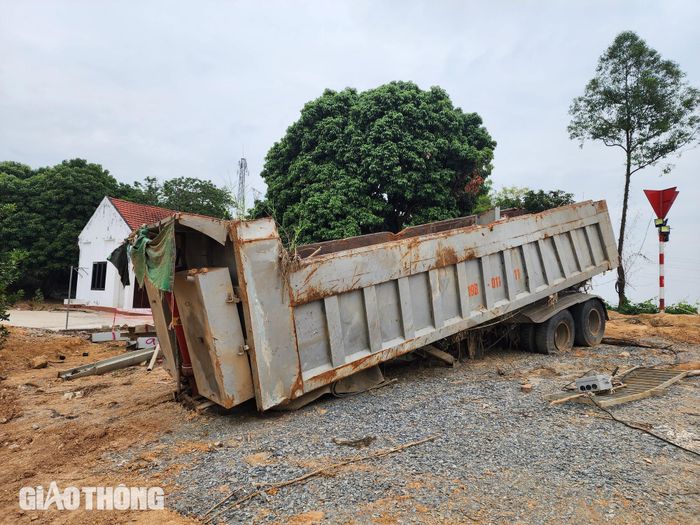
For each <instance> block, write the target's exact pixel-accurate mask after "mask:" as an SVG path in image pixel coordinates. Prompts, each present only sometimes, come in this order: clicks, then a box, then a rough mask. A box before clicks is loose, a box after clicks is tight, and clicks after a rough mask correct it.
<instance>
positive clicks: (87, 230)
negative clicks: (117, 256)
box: [74, 197, 134, 310]
mask: <svg viewBox="0 0 700 525" xmlns="http://www.w3.org/2000/svg"><path fill="white" fill-rule="evenodd" d="M129 233H131V230H130V229H129V226H128V225H127V224H126V222H125V221H124V219H123V218H122V216H121V215H119V212H118V211H117V210H116V208H115V207H114V206H113V205H112V203H111V202H110V201H109V199H107V198H106V197H105V198H104V199H102V202H100V204H99V206H98V207H97V209H96V210H95V213H94V214H93V215H92V217H91V218H90V220H89V221H88V223H87V224H86V225H85V227H84V228H83V231H82V232H81V233H80V235H79V236H78V246H79V247H80V263H79V265H80V271H79V273H78V283H77V288H76V297H75V301H74V302H75V303H76V304H85V305H91V306H106V307H111V308H119V309H125V310H132V309H133V308H132V304H133V297H134V273H133V270H132V269H131V265H129V282H130V283H131V284H130V285H129V286H126V287H125V286H122V284H121V281H120V279H119V274H118V273H117V269H116V268H115V267H114V265H113V264H112V263H110V262H107V273H106V278H105V289H104V290H92V289H91V283H92V263H94V262H102V261H107V257H108V256H109V254H111V253H112V251H113V250H114V249H115V248H116V247H117V246H119V245H120V244H121V243H122V241H123V240H124V239H125V238H126V237H127V236H128V235H129Z"/></svg>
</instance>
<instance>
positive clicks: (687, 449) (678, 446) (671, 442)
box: [588, 394, 700, 456]
mask: <svg viewBox="0 0 700 525" xmlns="http://www.w3.org/2000/svg"><path fill="white" fill-rule="evenodd" d="M588 397H589V399H590V400H591V401H592V402H593V404H594V405H595V406H597V407H598V408H599V409H601V410H602V411H603V412H605V413H606V414H607V415H609V416H610V417H611V418H612V419H613V421H617V422H618V423H622V424H623V425H625V426H626V427H629V428H633V429H634V430H641V431H642V432H644V433H646V434H649V435H650V436H652V437H655V438H656V439H659V440H661V441H663V442H664V443H668V444H669V445H673V446H674V447H676V448H679V449H681V450H684V451H685V452H689V453H691V454H694V455H696V456H700V452H696V451H695V450H691V449H689V448H686V447H684V446H683V445H679V444H678V443H674V442H673V441H671V440H669V439H666V438H665V437H663V436H660V435H658V434H655V433H654V432H652V431H651V430H647V429H646V428H642V427H638V426H637V425H634V424H632V423H628V422H627V421H623V420H622V419H618V418H617V417H616V416H615V415H614V414H613V413H612V412H610V410H608V409H607V408H605V407H604V406H602V405H601V404H600V403H598V401H596V400H595V398H594V397H593V394H589V395H588Z"/></svg>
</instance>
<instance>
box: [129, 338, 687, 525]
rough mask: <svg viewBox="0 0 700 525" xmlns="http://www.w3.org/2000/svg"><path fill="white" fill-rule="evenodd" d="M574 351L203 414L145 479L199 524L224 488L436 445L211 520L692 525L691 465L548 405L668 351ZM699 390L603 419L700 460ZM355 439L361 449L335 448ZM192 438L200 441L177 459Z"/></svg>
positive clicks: (614, 428) (413, 373) (587, 411)
mask: <svg viewBox="0 0 700 525" xmlns="http://www.w3.org/2000/svg"><path fill="white" fill-rule="evenodd" d="M683 350H685V352H683V353H681V354H678V356H681V357H682V358H683V360H684V361H688V360H698V357H699V356H700V349H699V348H698V347H686V348H684V349H683ZM585 352H586V353H585V354H584V355H583V356H581V355H577V356H575V355H569V354H566V355H559V356H541V355H530V354H523V353H519V352H512V351H500V352H495V353H492V354H489V355H487V357H486V358H485V359H483V360H480V361H467V362H465V363H463V364H461V366H459V367H458V368H455V369H450V368H441V367H438V366H431V367H428V366H427V364H426V362H425V361H420V362H414V363H410V364H397V365H388V366H387V367H386V368H385V370H384V372H385V375H386V376H387V377H388V378H396V379H397V382H395V383H393V384H391V385H390V386H387V387H384V388H381V389H378V390H374V391H370V392H366V393H363V394H360V395H356V396H351V397H347V398H343V399H337V398H323V399H321V400H319V401H317V402H315V403H312V404H311V405H309V406H307V407H305V408H303V409H301V410H299V411H297V412H289V413H286V412H272V413H268V414H264V415H259V414H257V413H255V411H254V408H253V407H250V406H245V407H243V408H240V409H236V410H233V411H231V412H227V413H223V414H209V415H207V416H203V417H199V418H196V419H195V420H193V421H192V422H190V423H187V424H185V425H183V426H182V427H181V428H180V429H179V430H178V431H176V432H175V433H173V434H170V435H167V436H165V437H164V438H163V439H162V443H164V444H166V445H169V446H168V447H166V448H165V450H166V453H164V454H163V455H162V456H161V457H160V458H159V459H158V460H157V461H155V462H153V463H150V464H149V465H148V466H147V467H145V469H144V470H142V471H141V474H142V475H144V476H145V477H149V476H152V475H154V474H156V473H160V475H163V476H167V473H168V472H177V474H176V475H174V476H172V477H171V478H170V479H166V480H165V482H166V483H169V484H171V485H169V486H174V490H172V491H170V492H169V495H168V499H167V505H168V507H170V508H174V509H175V510H177V511H179V512H181V513H183V514H186V515H190V516H193V517H197V516H202V515H203V514H204V513H205V512H206V511H207V510H208V509H209V508H210V507H211V506H212V505H214V504H215V503H216V502H218V501H219V500H221V499H222V498H223V497H224V496H225V495H226V494H227V493H228V491H230V490H233V489H236V488H239V487H240V488H241V489H240V490H239V495H240V496H243V495H245V494H246V493H250V492H251V491H253V490H255V489H257V488H258V487H259V486H260V484H265V483H276V482H281V481H285V480H288V479H291V478H295V477H297V476H300V475H303V474H305V473H306V472H309V471H310V470H313V469H314V468H318V467H320V466H324V465H328V464H332V463H335V462H339V461H341V460H344V459H347V458H350V457H353V456H361V455H368V454H372V453H373V452H377V451H380V450H384V449H387V448H391V447H395V446H397V445H401V444H405V443H409V442H411V441H415V440H419V439H422V438H425V437H428V436H433V435H435V436H437V438H436V439H435V440H434V441H431V442H428V443H424V444H421V445H418V446H416V447H412V448H407V449H405V450H402V451H400V452H397V453H395V454H391V455H387V456H384V457H381V458H377V459H373V460H370V461H366V462H360V463H356V464H353V465H349V466H346V467H342V468H340V469H337V470H334V471H332V472H330V473H328V474H326V475H322V476H318V477H315V478H312V479H310V480H308V481H306V482H304V483H299V484H294V485H291V486H288V487H284V488H280V489H279V490H276V491H272V493H270V494H265V495H263V496H261V497H256V498H254V499H252V500H250V501H247V502H245V503H243V504H241V505H240V506H239V507H237V508H236V507H223V508H225V510H224V512H222V513H221V514H220V515H219V516H218V518H217V520H215V523H216V522H219V521H221V522H228V523H250V522H256V523H271V522H282V523H284V522H288V521H290V520H296V522H297V523H307V522H308V523H310V522H314V521H317V520H321V521H323V522H328V523H368V522H378V523H413V522H427V523H441V522H445V523H448V522H449V523H452V522H460V523H461V522H466V523H470V522H483V523H515V522H520V523H572V522H579V523H590V522H606V521H610V522H613V521H614V522H616V523H666V522H674V523H693V522H695V523H697V521H694V520H697V516H698V515H700V499H699V498H700V496H698V491H699V489H698V474H699V471H700V469H699V468H698V465H700V463H699V462H698V457H697V456H693V455H691V454H689V453H686V452H683V451H681V450H678V449H677V448H675V447H673V446H671V445H667V444H665V443H663V442H662V441H659V440H657V439H655V438H653V437H651V436H648V435H646V434H644V433H642V432H638V431H635V430H631V429H629V428H627V427H625V426H623V425H621V424H619V423H615V422H613V421H610V420H609V419H607V416H606V415H605V414H604V413H601V412H600V411H598V410H597V409H596V408H595V407H591V406H587V405H583V404H578V403H568V404H564V405H560V406H554V407H552V406H549V404H548V402H547V401H546V400H545V399H544V396H545V395H547V394H552V393H555V392H557V391H560V389H561V387H562V386H563V385H564V384H566V383H567V382H568V381H570V380H571V379H573V378H574V377H576V376H578V375H580V374H581V373H582V372H585V371H586V370H587V369H589V368H595V369H597V370H600V371H606V370H607V371H608V372H609V371H611V370H612V368H614V366H616V365H620V366H621V367H622V368H623V369H624V368H629V367H631V366H633V365H635V364H639V365H642V364H647V365H650V364H657V363H662V362H673V360H674V359H677V358H678V357H677V355H675V354H674V353H668V352H667V353H663V352H659V351H654V352H650V351H648V350H645V349H639V348H619V347H611V346H600V347H598V348H595V349H590V350H585ZM624 352H626V353H629V356H627V355H626V354H625V353H624ZM621 353H622V356H623V357H620V354H621ZM524 382H528V383H530V384H532V385H533V391H532V392H531V393H524V392H522V391H521V388H520V387H521V384H522V383H524ZM699 394H700V380H698V379H689V380H686V381H683V382H681V383H680V384H678V385H676V386H674V387H672V388H671V389H670V390H669V391H667V393H666V394H665V395H663V396H661V397H656V398H652V399H647V400H642V401H638V402H635V403H631V404H628V405H624V406H622V407H619V408H615V409H612V410H613V412H614V413H615V414H616V415H617V416H618V417H621V418H623V419H625V420H629V421H635V422H644V423H647V424H650V425H652V427H651V428H653V429H654V431H655V432H657V433H659V434H663V435H664V436H666V437H668V438H670V439H674V440H683V444H684V445H686V446H688V447H689V448H695V449H696V450H700V442H698V441H697V439H698V437H699V436H700V428H699V427H698V420H699V418H698V414H696V415H695V416H692V415H691V414H692V407H693V406H695V407H696V410H695V412H700V409H697V407H698V406H699V405H700V403H698V400H699V398H700V395H699ZM679 407H686V408H688V410H685V412H683V411H680V410H679ZM360 438H369V439H367V440H366V441H367V442H368V443H369V445H368V446H366V447H363V448H353V447H350V446H346V445H342V444H338V443H337V442H338V441H342V440H357V439H360ZM372 438H373V439H372ZM190 441H200V442H203V443H208V444H210V445H211V446H210V448H209V449H208V450H205V451H196V452H191V453H187V454H185V455H184V456H183V455H178V454H176V453H175V452H173V451H174V450H176V449H177V448H178V443H182V442H190ZM170 445H172V446H170ZM137 453H138V451H132V452H131V454H137ZM120 459H121V461H122V462H127V461H129V458H128V457H122V458H120ZM183 463H184V464H185V465H186V466H185V468H183V469H180V470H177V469H176V470H172V468H171V467H172V466H173V465H175V464H183ZM173 484H174V485H173ZM235 499H236V498H233V499H232V501H234V500H235Z"/></svg>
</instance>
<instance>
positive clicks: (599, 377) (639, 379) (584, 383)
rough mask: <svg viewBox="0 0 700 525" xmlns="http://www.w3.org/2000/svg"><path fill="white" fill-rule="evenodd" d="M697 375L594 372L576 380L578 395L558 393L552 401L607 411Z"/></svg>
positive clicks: (664, 371) (669, 371)
mask: <svg viewBox="0 0 700 525" xmlns="http://www.w3.org/2000/svg"><path fill="white" fill-rule="evenodd" d="M694 373H695V371H694V370H679V369H676V368H651V367H638V366H635V367H633V368H631V369H630V370H628V371H626V372H625V373H623V374H621V375H619V376H614V374H613V376H609V375H607V374H599V373H597V372H595V371H591V372H588V373H586V374H584V375H583V376H581V377H579V378H577V379H576V381H575V383H576V388H575V389H576V391H577V393H576V394H555V395H553V396H550V398H549V400H550V404H552V405H558V404H561V403H564V402H567V401H577V402H583V403H591V402H594V403H595V404H596V405H599V406H601V407H605V408H607V407H611V406H615V405H620V404H622V403H628V402H630V401H637V400H640V399H644V398H647V397H651V396H654V395H658V394H661V393H662V392H663V391H664V390H665V389H666V388H668V387H669V386H671V385H672V384H674V383H676V382H678V381H680V380H681V379H683V378H684V377H687V376H688V375H689V374H693V375H694ZM698 373H700V371H698ZM593 398H595V400H593Z"/></svg>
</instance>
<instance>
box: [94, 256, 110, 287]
mask: <svg viewBox="0 0 700 525" xmlns="http://www.w3.org/2000/svg"><path fill="white" fill-rule="evenodd" d="M106 278H107V263H106V262H96V263H92V283H91V285H90V289H91V290H104V289H105V281H106Z"/></svg>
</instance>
